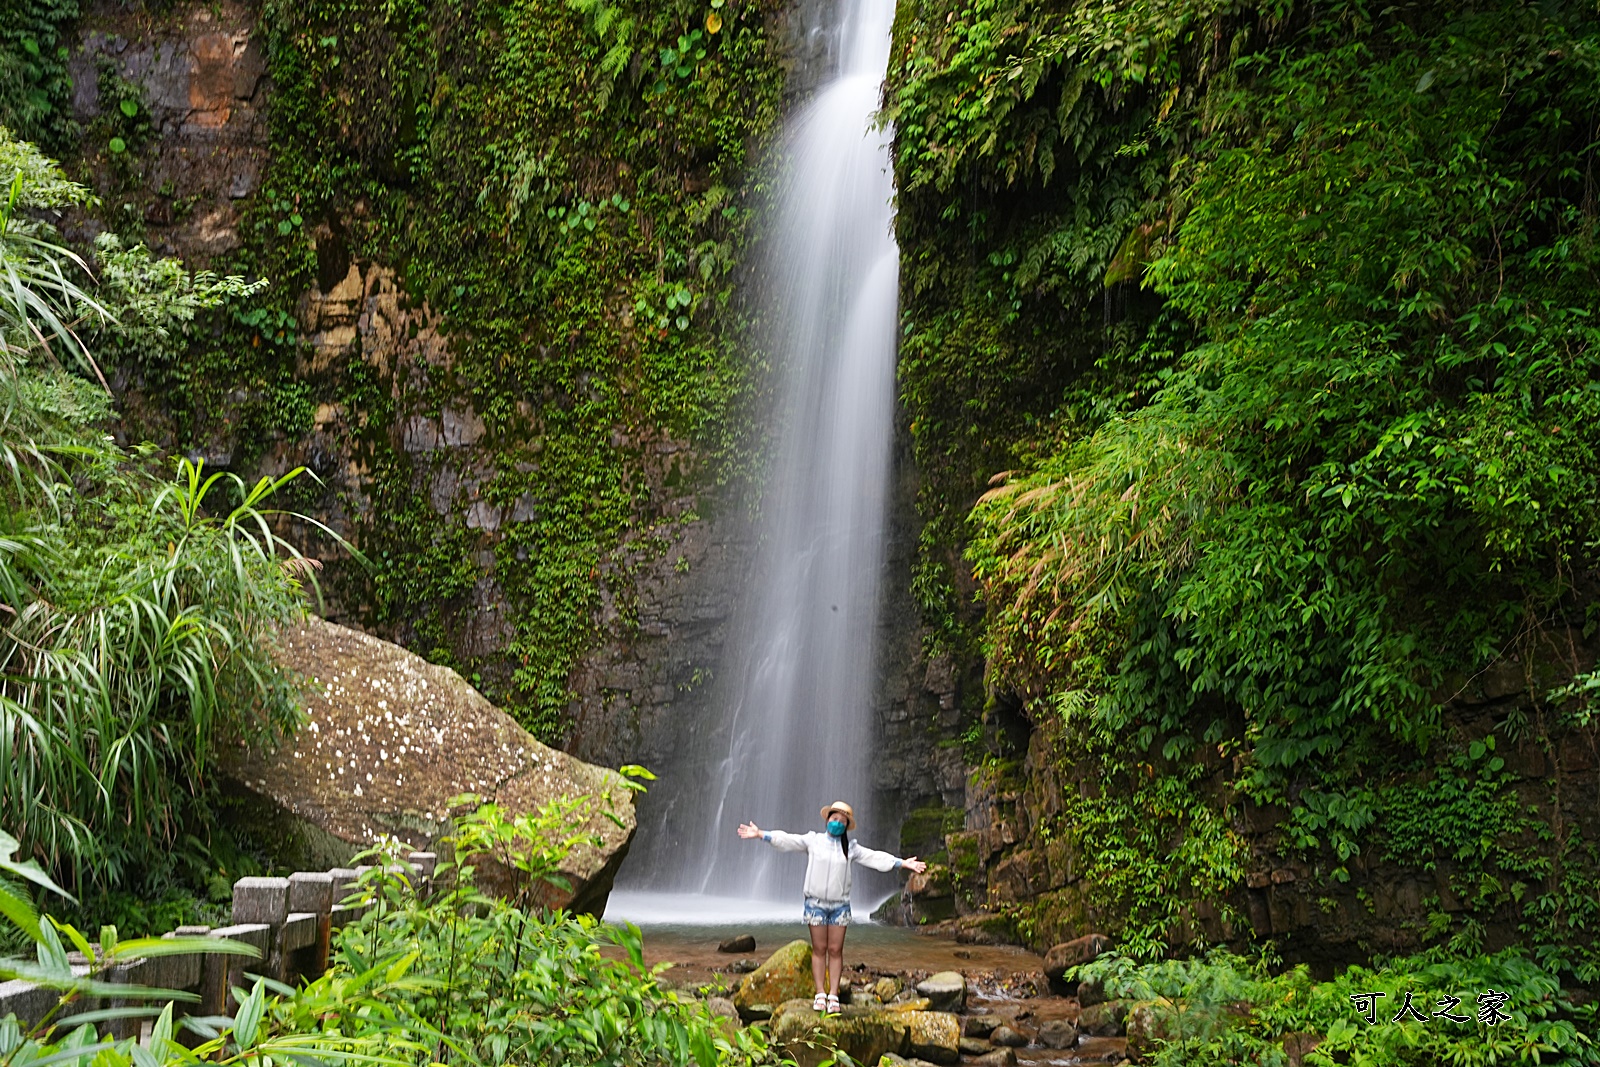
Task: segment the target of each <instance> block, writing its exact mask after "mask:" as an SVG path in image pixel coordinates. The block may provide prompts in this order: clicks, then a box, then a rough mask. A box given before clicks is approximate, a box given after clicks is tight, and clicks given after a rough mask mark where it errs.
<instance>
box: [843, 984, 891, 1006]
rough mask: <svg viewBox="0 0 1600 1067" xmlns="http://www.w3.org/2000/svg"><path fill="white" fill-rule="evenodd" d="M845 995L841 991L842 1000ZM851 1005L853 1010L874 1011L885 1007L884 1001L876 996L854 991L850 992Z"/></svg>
mask: <svg viewBox="0 0 1600 1067" xmlns="http://www.w3.org/2000/svg"><path fill="white" fill-rule="evenodd" d="M843 993H844V991H843V990H840V997H841V999H842V998H843ZM849 1003H850V1006H851V1007H852V1008H869V1009H872V1010H879V1009H881V1008H882V1007H883V1001H881V1000H879V999H878V997H877V995H876V994H873V993H858V992H856V991H855V990H853V989H852V990H851V991H850V1001H849Z"/></svg>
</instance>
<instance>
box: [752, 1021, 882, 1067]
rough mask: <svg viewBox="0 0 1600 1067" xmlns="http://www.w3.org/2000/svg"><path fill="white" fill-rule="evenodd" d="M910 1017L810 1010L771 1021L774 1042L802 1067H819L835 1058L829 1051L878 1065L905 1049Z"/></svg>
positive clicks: (856, 1060)
mask: <svg viewBox="0 0 1600 1067" xmlns="http://www.w3.org/2000/svg"><path fill="white" fill-rule="evenodd" d="M907 1019H908V1016H907V1014H905V1013H898V1012H860V1013H851V1014H848V1015H818V1014H817V1013H816V1012H814V1011H811V1010H810V1009H809V1008H807V1009H806V1010H803V1011H784V1012H780V1013H779V1014H776V1015H774V1016H773V1017H772V1030H771V1034H772V1041H773V1043H774V1044H775V1045H777V1046H778V1047H779V1048H780V1049H782V1050H783V1052H784V1053H785V1054H786V1055H788V1056H789V1057H791V1058H793V1059H794V1061H795V1062H796V1063H797V1064H798V1065H799V1067H817V1065H818V1064H820V1063H821V1062H822V1061H823V1060H824V1059H829V1058H832V1052H831V1051H830V1050H837V1051H839V1052H844V1053H847V1054H848V1055H849V1056H850V1058H851V1059H852V1060H854V1061H855V1062H857V1063H864V1064H873V1063H877V1062H878V1061H879V1060H880V1059H882V1058H883V1056H884V1055H885V1054H887V1053H891V1052H892V1053H899V1052H902V1051H903V1050H904V1049H905V1048H906V1037H907V1033H908V1031H909V1029H910V1026H909V1023H908V1022H907Z"/></svg>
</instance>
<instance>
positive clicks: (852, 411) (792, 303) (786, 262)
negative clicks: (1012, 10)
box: [624, 0, 899, 914]
mask: <svg viewBox="0 0 1600 1067" xmlns="http://www.w3.org/2000/svg"><path fill="white" fill-rule="evenodd" d="M842 6H843V16H844V17H843V20H842V23H841V25H840V27H839V43H840V50H839V54H840V63H839V70H838V72H837V74H836V76H835V77H834V78H833V79H832V80H831V81H828V82H826V83H825V84H824V85H823V86H822V87H821V88H820V89H819V90H818V92H817V93H816V95H815V97H814V98H813V99H812V100H811V101H810V103H808V104H807V105H806V106H805V107H804V108H803V109H801V110H800V111H799V112H798V113H797V114H795V115H794V116H793V117H792V118H791V119H790V121H789V124H788V129H787V138H786V142H787V143H786V148H787V152H786V158H787V161H788V163H789V172H788V176H787V179H786V181H785V182H784V185H783V189H782V193H781V197H780V200H779V204H778V208H777V215H776V218H775V220H774V221H775V226H774V232H773V236H772V240H771V254H770V256H769V259H768V262H767V268H766V271H765V276H764V279H763V281H764V285H765V294H766V306H767V309H768V315H767V318H768V322H769V328H768V332H769V337H770V339H771V340H770V344H771V348H772V351H773V354H774V356H775V357H776V358H777V361H778V366H779V368H780V371H781V379H780V381H781V385H780V390H779V408H778V413H777V414H778V418H779V419H780V423H779V431H778V439H777V449H776V454H775V457H774V465H773V468H772V470H771V472H770V475H769V478H768V482H767V485H768V488H767V493H766V497H765V502H764V507H763V519H762V527H763V538H762V544H761V549H760V553H759V558H758V563H757V568H756V570H755V573H754V575H753V579H752V582H751V584H750V587H749V589H748V590H747V591H746V594H745V604H744V607H743V608H742V610H741V614H740V616H739V619H738V626H737V632H736V633H735V635H734V637H733V639H732V641H731V646H732V647H731V649H730V655H729V657H728V663H727V665H726V668H725V670H727V671H728V672H729V673H728V674H727V676H726V677H725V685H724V697H723V699H722V700H721V701H720V702H719V706H718V707H717V709H716V712H715V713H714V715H713V716H712V718H714V719H715V720H716V721H714V722H709V723H705V724H699V725H698V726H697V727H696V728H695V730H694V736H692V737H689V738H685V739H683V740H682V741H680V744H679V745H678V752H679V753H680V759H679V761H678V763H679V765H678V766H676V767H672V768H666V770H667V771H668V774H669V778H668V780H666V781H663V782H661V783H658V787H657V792H658V793H660V794H661V796H659V797H651V798H649V799H650V801H652V802H653V803H654V805H655V815H656V817H655V818H649V817H648V814H647V817H646V820H645V821H646V823H647V825H646V826H645V827H643V828H642V829H641V837H642V838H643V839H644V840H642V841H641V842H640V844H641V845H642V846H643V847H642V849H641V852H643V853H644V855H643V856H642V857H640V858H641V859H643V860H644V862H643V863H642V864H638V865H635V864H630V868H632V869H631V870H630V871H629V872H628V875H627V876H625V878H624V882H625V884H626V885H627V887H628V888H630V889H635V890H638V889H646V888H649V889H655V890H674V891H679V892H693V893H702V894H711V895H713V896H718V897H737V898H743V899H756V900H762V899H765V900H786V901H797V900H798V894H799V868H798V867H796V866H795V864H796V863H797V862H800V861H797V860H796V858H795V857H780V856H777V855H775V854H774V853H773V851H772V850H771V849H770V848H767V847H765V846H763V845H761V844H759V843H752V842H748V841H741V840H739V839H738V838H737V837H736V835H735V833H734V829H735V827H736V826H737V824H738V823H739V822H741V821H744V820H754V821H756V822H758V823H760V824H761V825H762V826H763V827H776V828H780V829H790V830H796V831H799V830H807V829H813V828H815V827H816V826H817V825H818V824H819V823H820V819H819V817H818V811H817V809H818V808H819V807H820V806H821V805H822V804H824V803H827V802H829V801H832V800H836V799H841V800H848V801H850V802H851V803H853V804H854V805H855V806H856V810H857V813H858V817H859V819H860V822H861V826H862V831H863V833H864V840H865V841H866V843H868V844H873V845H876V846H879V847H892V842H891V841H889V840H887V839H886V838H887V837H888V836H889V835H890V834H892V833H893V829H894V828H892V827H886V826H877V825H875V824H874V822H873V811H872V808H873V802H872V795H871V794H872V781H871V773H870V772H871V755H872V751H873V748H874V742H875V739H876V736H875V735H876V723H875V721H874V713H873V708H872V694H873V687H874V679H875V674H874V671H875V653H876V649H875V645H876V637H877V628H878V609H879V583H880V577H881V572H882V569H883V544H884V539H885V536H886V532H887V531H886V529H885V525H886V519H887V501H888V492H889V474H890V448H891V445H892V439H893V419H894V363H895V341H896V327H897V323H898V319H899V316H898V303H897V301H898V295H899V250H898V248H897V247H896V245H895V241H894V234H893V206H892V204H891V198H892V196H893V191H894V190H893V184H892V176H891V172H890V165H889V151H888V140H889V134H888V132H887V131H885V130H882V129H879V128H877V127H876V126H875V124H874V120H875V115H876V112H877V110H878V107H879V101H880V94H881V89H882V84H883V79H884V74H885V72H886V70H887V68H888V60H889V30H890V25H891V23H892V21H893V18H894V2H893V0H843V5H842ZM648 810H649V809H648V806H647V813H648ZM652 823H653V824H654V825H649V824H652ZM785 861H787V862H785ZM796 914H798V911H796Z"/></svg>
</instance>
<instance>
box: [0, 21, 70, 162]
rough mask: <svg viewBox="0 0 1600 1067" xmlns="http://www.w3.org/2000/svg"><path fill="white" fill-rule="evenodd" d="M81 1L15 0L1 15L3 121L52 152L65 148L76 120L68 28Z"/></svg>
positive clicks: (0, 112) (0, 107)
mask: <svg viewBox="0 0 1600 1067" xmlns="http://www.w3.org/2000/svg"><path fill="white" fill-rule="evenodd" d="M78 7H79V5H78V0H13V2H12V3H10V4H8V5H7V6H6V12H5V17H4V18H3V19H0V126H6V127H9V128H10V129H11V130H12V131H13V132H14V133H16V134H17V136H19V137H21V138H22V139H23V140H24V141H30V142H37V143H41V144H43V145H45V146H46V147H47V148H49V149H51V150H52V151H58V150H60V149H62V148H64V147H66V142H67V139H68V138H69V137H70V136H71V135H72V133H73V132H74V131H73V123H72V120H71V118H70V117H69V116H68V115H67V114H66V104H67V101H68V99H69V98H70V97H71V95H72V81H71V79H70V78H69V77H68V76H67V56H68V49H67V40H68V38H67V32H68V28H69V27H70V26H71V25H72V24H73V20H75V19H76V18H77V17H78Z"/></svg>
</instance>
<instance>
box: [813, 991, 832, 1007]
mask: <svg viewBox="0 0 1600 1067" xmlns="http://www.w3.org/2000/svg"><path fill="white" fill-rule="evenodd" d="M811 1010H812V1011H827V1010H828V994H826V993H818V994H817V995H816V996H814V997H812V998H811Z"/></svg>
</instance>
